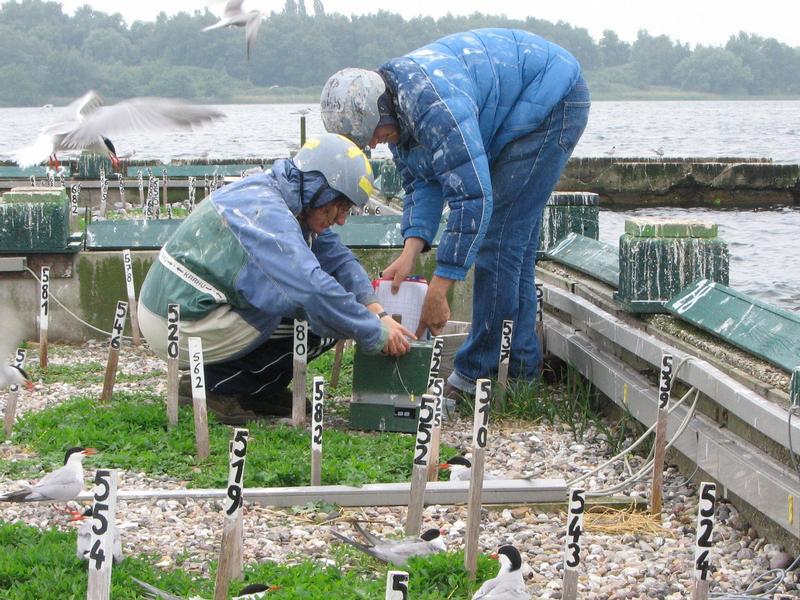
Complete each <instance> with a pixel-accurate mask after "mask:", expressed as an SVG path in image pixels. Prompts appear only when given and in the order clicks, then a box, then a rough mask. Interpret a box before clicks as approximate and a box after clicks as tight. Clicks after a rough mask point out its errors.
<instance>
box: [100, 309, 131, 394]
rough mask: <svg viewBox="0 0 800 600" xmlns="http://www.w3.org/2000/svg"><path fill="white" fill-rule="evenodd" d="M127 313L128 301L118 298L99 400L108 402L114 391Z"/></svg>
mask: <svg viewBox="0 0 800 600" xmlns="http://www.w3.org/2000/svg"><path fill="white" fill-rule="evenodd" d="M127 315H128V303H127V302H123V301H122V300H119V301H118V302H117V308H116V310H115V311H114V324H113V325H112V326H111V339H110V341H109V343H108V361H107V362H106V374H105V377H104V378H103V391H102V393H101V394H100V402H108V401H109V400H111V395H112V394H113V393H114V384H115V383H116V381H117V366H118V365H119V349H120V347H121V346H122V331H123V330H124V329H125V317H126V316H127Z"/></svg>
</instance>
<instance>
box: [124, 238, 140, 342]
mask: <svg viewBox="0 0 800 600" xmlns="http://www.w3.org/2000/svg"><path fill="white" fill-rule="evenodd" d="M122 266H123V267H124V268H125V287H126V288H127V291H128V306H129V308H130V312H131V332H132V334H133V345H134V346H139V345H140V344H141V343H142V335H141V333H140V332H139V309H138V307H137V306H136V288H135V286H134V284H133V260H132V259H131V251H130V250H123V251H122Z"/></svg>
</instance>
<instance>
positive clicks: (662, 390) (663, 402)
mask: <svg viewBox="0 0 800 600" xmlns="http://www.w3.org/2000/svg"><path fill="white" fill-rule="evenodd" d="M672 360H673V359H672V355H671V354H666V353H664V354H662V355H661V373H660V376H659V379H658V416H657V417H656V439H655V446H654V455H653V482H652V485H651V487H650V514H652V515H660V514H661V498H662V494H663V489H662V487H663V483H664V456H665V454H666V452H667V419H668V418H669V414H668V413H667V405H668V404H669V396H670V391H671V390H672V379H673V376H672Z"/></svg>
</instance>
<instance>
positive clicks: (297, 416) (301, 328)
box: [292, 319, 308, 427]
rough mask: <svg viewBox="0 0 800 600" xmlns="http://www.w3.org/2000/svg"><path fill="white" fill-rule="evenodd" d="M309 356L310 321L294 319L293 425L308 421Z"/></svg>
mask: <svg viewBox="0 0 800 600" xmlns="http://www.w3.org/2000/svg"><path fill="white" fill-rule="evenodd" d="M307 358H308V323H307V322H306V321H302V320H299V319H295V321H294V360H293V361H292V367H293V373H292V425H293V426H294V427H302V426H303V424H304V423H305V422H306V367H307V364H306V360H307Z"/></svg>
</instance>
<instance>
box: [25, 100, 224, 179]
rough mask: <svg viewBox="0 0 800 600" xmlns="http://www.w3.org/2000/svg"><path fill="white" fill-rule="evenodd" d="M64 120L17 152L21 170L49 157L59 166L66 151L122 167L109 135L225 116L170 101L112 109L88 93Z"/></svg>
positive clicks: (127, 104)
mask: <svg viewBox="0 0 800 600" xmlns="http://www.w3.org/2000/svg"><path fill="white" fill-rule="evenodd" d="M64 111H65V113H66V115H67V116H66V118H65V119H64V120H61V121H58V122H56V123H53V124H52V125H48V126H46V127H43V128H42V129H41V130H40V131H39V137H37V138H36V141H35V142H34V143H33V144H31V145H30V146H27V147H25V148H21V149H19V150H17V151H16V152H15V153H14V161H15V162H16V163H17V164H18V165H19V166H20V167H22V168H25V167H31V166H33V165H37V164H39V163H40V162H42V161H44V160H47V158H48V157H49V158H50V166H51V167H53V168H55V169H57V168H58V167H59V163H58V159H57V157H56V153H57V152H60V151H64V150H88V151H90V152H94V153H96V154H101V155H103V156H107V157H108V158H110V159H111V162H112V164H113V165H114V168H115V169H118V168H119V166H120V162H119V159H118V158H117V152H116V149H115V148H114V144H112V143H111V140H110V139H108V138H107V137H106V136H107V135H114V134H116V133H122V132H125V131H131V130H133V131H146V130H163V129H168V128H173V127H182V128H189V127H192V126H195V125H202V124H205V123H209V122H211V121H215V120H219V119H222V118H224V117H225V115H224V114H223V113H222V112H220V111H218V110H216V109H214V108H210V107H207V106H195V105H193V104H188V103H186V102H183V101H181V100H174V99H171V98H131V99H130V100H124V101H122V102H120V103H118V104H114V105H113V106H103V99H102V98H101V97H100V95H99V94H98V93H97V92H95V91H89V92H86V93H85V94H84V95H83V96H81V97H80V98H78V99H77V100H75V101H74V102H73V103H72V104H70V105H69V106H67V107H66V108H65V109H64Z"/></svg>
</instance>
